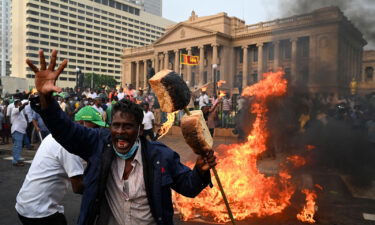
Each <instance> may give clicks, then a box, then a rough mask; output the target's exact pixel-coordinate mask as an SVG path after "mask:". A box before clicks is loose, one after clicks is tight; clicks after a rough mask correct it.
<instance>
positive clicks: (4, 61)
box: [0, 0, 11, 76]
mask: <svg viewBox="0 0 375 225" xmlns="http://www.w3.org/2000/svg"><path fill="white" fill-rule="evenodd" d="M10 9H11V1H10V0H2V1H0V11H1V18H0V19H1V22H0V30H1V34H0V36H1V38H0V40H1V44H0V48H1V49H0V54H1V55H0V60H1V63H0V68H1V70H0V71H1V76H9V74H10V63H9V60H10V54H11V49H10V38H11V35H10V30H11V29H10V24H11V21H10V13H11V10H10Z"/></svg>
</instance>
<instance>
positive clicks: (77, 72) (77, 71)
mask: <svg viewBox="0 0 375 225" xmlns="http://www.w3.org/2000/svg"><path fill="white" fill-rule="evenodd" d="M80 72H81V70H80V69H79V67H77V68H76V89H78V85H79V82H78V79H79V73H80Z"/></svg>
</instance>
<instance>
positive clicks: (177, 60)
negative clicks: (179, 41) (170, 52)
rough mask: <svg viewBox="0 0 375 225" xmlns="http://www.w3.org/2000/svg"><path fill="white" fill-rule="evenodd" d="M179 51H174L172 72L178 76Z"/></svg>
mask: <svg viewBox="0 0 375 225" xmlns="http://www.w3.org/2000/svg"><path fill="white" fill-rule="evenodd" d="M179 67H180V50H178V49H177V50H174V71H175V72H176V73H178V74H180V69H179Z"/></svg>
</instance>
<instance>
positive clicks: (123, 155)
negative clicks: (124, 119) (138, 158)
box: [113, 126, 141, 160]
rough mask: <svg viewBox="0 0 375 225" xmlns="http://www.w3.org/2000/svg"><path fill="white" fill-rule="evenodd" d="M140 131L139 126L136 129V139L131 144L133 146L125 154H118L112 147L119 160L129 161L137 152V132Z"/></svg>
mask: <svg viewBox="0 0 375 225" xmlns="http://www.w3.org/2000/svg"><path fill="white" fill-rule="evenodd" d="M140 129H141V126H139V127H138V134H137V138H136V139H135V142H134V144H133V146H132V147H131V148H130V150H129V151H128V152H127V153H125V154H122V153H119V152H118V151H117V150H116V147H115V145H114V147H113V149H114V151H115V153H116V155H117V156H118V157H120V158H121V159H125V160H126V159H129V158H131V157H133V155H134V153H135V152H136V151H137V149H138V147H139V131H140Z"/></svg>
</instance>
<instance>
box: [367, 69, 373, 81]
mask: <svg viewBox="0 0 375 225" xmlns="http://www.w3.org/2000/svg"><path fill="white" fill-rule="evenodd" d="M365 75H366V76H365V79H366V81H372V79H373V77H374V68H373V67H372V66H368V67H366V69H365Z"/></svg>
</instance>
